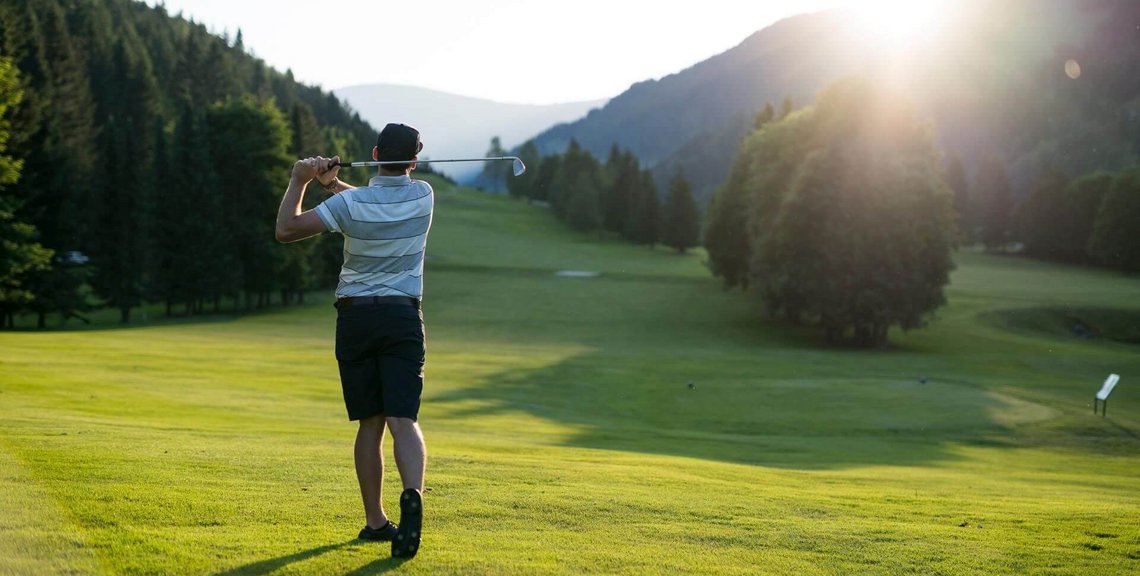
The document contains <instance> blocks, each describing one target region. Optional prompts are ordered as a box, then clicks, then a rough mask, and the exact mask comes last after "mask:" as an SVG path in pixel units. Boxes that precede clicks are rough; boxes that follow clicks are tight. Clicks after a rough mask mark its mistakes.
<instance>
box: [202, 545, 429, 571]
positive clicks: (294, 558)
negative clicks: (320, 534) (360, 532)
mask: <svg viewBox="0 0 1140 576" xmlns="http://www.w3.org/2000/svg"><path fill="white" fill-rule="evenodd" d="M352 544H360V541H359V540H357V539H355V538H354V539H352V540H346V541H344V542H338V543H336V544H325V545H324V546H317V547H316V548H310V549H308V550H302V551H300V552H294V553H293V554H288V555H285V556H279V557H277V558H270V559H268V560H259V561H257V562H252V563H250V564H243V565H241V566H238V567H236V568H231V569H229V570H226V571H225V572H218V573H216V574H215V576H262V575H264V574H269V573H271V572H274V571H276V570H279V569H281V568H284V567H286V566H288V565H290V564H293V563H295V562H302V561H305V560H308V559H310V558H316V557H317V556H320V555H322V554H327V553H329V552H332V551H334V550H339V549H341V548H344V547H346V546H349V545H352ZM406 561H407V559H406V558H377V559H376V560H374V561H372V562H369V563H368V564H365V565H364V566H361V567H359V568H357V569H355V570H352V571H350V572H345V576H366V575H368V574H383V573H385V572H387V571H389V570H392V569H394V568H396V567H398V566H399V565H400V564H403V563H404V562H406Z"/></svg>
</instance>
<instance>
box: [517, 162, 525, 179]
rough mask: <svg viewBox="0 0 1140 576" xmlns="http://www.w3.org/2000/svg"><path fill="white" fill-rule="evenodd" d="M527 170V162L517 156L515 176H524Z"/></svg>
mask: <svg viewBox="0 0 1140 576" xmlns="http://www.w3.org/2000/svg"><path fill="white" fill-rule="evenodd" d="M524 172H526V164H523V161H522V160H521V159H519V158H515V176H522V175H523V173H524Z"/></svg>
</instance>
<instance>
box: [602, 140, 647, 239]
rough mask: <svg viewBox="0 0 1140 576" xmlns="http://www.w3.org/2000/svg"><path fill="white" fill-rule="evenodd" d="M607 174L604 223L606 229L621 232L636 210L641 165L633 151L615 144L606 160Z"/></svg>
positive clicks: (603, 206)
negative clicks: (635, 196)
mask: <svg viewBox="0 0 1140 576" xmlns="http://www.w3.org/2000/svg"><path fill="white" fill-rule="evenodd" d="M606 174H607V175H608V178H607V180H608V182H609V186H608V187H607V190H606V191H605V193H604V194H603V196H602V213H603V222H602V223H603V226H604V227H605V229H606V230H609V231H611V232H618V233H621V232H624V231H625V229H626V226H627V223H628V221H629V218H630V214H631V213H632V212H633V210H634V195H635V194H636V193H637V187H638V186H639V185H640V181H641V167H640V166H639V164H638V161H637V157H636V156H634V155H633V153H632V152H629V151H624V152H623V151H621V150H620V149H618V147H617V144H614V146H613V148H612V149H611V150H610V156H609V159H608V160H607V161H606Z"/></svg>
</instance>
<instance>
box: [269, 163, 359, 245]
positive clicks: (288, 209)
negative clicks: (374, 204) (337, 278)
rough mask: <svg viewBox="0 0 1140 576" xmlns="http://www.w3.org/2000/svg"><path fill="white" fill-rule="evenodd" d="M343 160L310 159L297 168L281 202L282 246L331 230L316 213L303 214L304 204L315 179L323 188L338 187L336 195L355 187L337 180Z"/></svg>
mask: <svg viewBox="0 0 1140 576" xmlns="http://www.w3.org/2000/svg"><path fill="white" fill-rule="evenodd" d="M339 161H340V158H339V157H336V156H334V157H332V158H319V157H318V158H306V159H304V160H298V161H297V162H296V163H295V164H293V174H292V176H291V177H290V178H289V187H288V188H287V189H286V190H285V196H284V197H283V198H282V199H281V207H280V208H278V209H277V227H276V232H275V236H276V237H277V241H278V242H296V241H297V240H303V239H305V238H309V237H311V236H316V235H317V234H320V233H321V232H324V231H326V230H328V228H327V227H326V226H325V223H324V221H323V220H321V218H320V216H317V213H316V212H315V211H314V210H305V211H303V212H302V211H301V203H302V202H303V201H304V199H305V189H306V188H307V187H308V185H309V182H311V181H312V180H313V179H314V178H316V179H317V181H318V182H320V183H321V185H322V186H323V185H327V184H329V183H334V182H335V183H334V184H333V186H332V189H331V191H332V193H333V194H337V193H340V192H344V191H345V190H351V189H352V188H353V187H352V186H351V185H349V184H347V183H345V182H342V181H341V180H339V179H338V178H337V173H338V172H340V166H339V164H337V163H338V162H339Z"/></svg>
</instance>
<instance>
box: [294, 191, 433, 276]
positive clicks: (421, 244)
mask: <svg viewBox="0 0 1140 576" xmlns="http://www.w3.org/2000/svg"><path fill="white" fill-rule="evenodd" d="M433 206H434V196H433V194H432V189H431V185H430V184H428V183H427V182H424V181H422V180H412V179H411V177H410V176H408V175H406V174H405V175H401V176H374V177H373V178H372V179H371V180H369V181H368V186H365V187H361V188H354V189H352V190H346V191H344V192H341V193H339V194H334V195H333V196H332V197H330V198H329V199H327V200H325V201H324V202H322V203H321V204H320V205H319V206H317V208H316V210H317V215H318V216H320V217H321V220H322V221H324V223H325V226H326V227H328V229H329V231H330V232H340V233H341V234H343V235H344V265H343V266H342V267H341V269H340V283H339V284H338V285H337V287H336V296H337V298H347V297H350V296H411V297H413V298H417V299H418V298H421V297H423V292H424V282H423V276H424V248H425V247H426V246H427V235H428V229H429V228H430V227H431V214H432V207H433Z"/></svg>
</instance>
